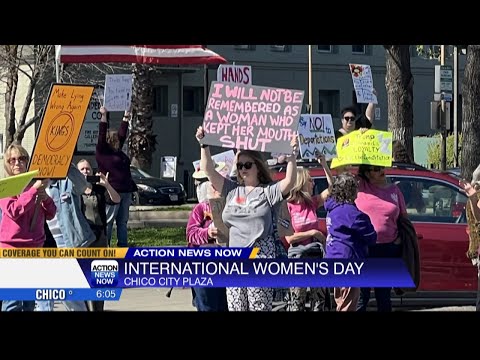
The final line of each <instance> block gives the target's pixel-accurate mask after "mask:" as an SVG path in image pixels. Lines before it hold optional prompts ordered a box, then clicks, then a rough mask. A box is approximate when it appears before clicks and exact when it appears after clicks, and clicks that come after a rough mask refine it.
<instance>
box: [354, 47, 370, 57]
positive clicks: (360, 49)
mask: <svg viewBox="0 0 480 360" xmlns="http://www.w3.org/2000/svg"><path fill="white" fill-rule="evenodd" d="M366 53H367V46H366V45H352V54H363V55H365V54H366Z"/></svg>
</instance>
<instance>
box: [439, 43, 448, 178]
mask: <svg viewBox="0 0 480 360" xmlns="http://www.w3.org/2000/svg"><path fill="white" fill-rule="evenodd" d="M440 65H441V66H444V65H445V45H440ZM445 109H446V106H445V100H444V99H442V100H441V111H440V119H441V121H440V128H441V133H442V144H441V154H442V157H441V163H440V170H442V171H445V170H446V169H447V124H446V119H447V116H446V114H445Z"/></svg>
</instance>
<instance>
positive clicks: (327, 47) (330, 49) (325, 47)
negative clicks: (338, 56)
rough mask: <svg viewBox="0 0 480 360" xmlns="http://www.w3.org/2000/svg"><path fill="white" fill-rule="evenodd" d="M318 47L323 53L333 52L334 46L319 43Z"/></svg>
mask: <svg viewBox="0 0 480 360" xmlns="http://www.w3.org/2000/svg"><path fill="white" fill-rule="evenodd" d="M317 47H318V52H322V53H332V52H333V46H332V45H317Z"/></svg>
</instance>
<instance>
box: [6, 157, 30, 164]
mask: <svg viewBox="0 0 480 360" xmlns="http://www.w3.org/2000/svg"><path fill="white" fill-rule="evenodd" d="M17 161H18V162H20V163H26V162H27V157H26V156H20V157H18V158H14V157H12V158H10V159H8V163H9V164H10V165H15V164H16V162H17Z"/></svg>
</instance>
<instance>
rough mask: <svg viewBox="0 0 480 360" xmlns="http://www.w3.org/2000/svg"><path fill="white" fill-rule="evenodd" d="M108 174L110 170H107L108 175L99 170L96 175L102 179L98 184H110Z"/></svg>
mask: <svg viewBox="0 0 480 360" xmlns="http://www.w3.org/2000/svg"><path fill="white" fill-rule="evenodd" d="M108 174H109V173H108V172H107V175H104V174H103V173H101V172H97V173H96V174H95V175H96V176H100V181H99V182H98V183H97V184H98V185H102V186H105V185H107V184H108Z"/></svg>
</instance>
